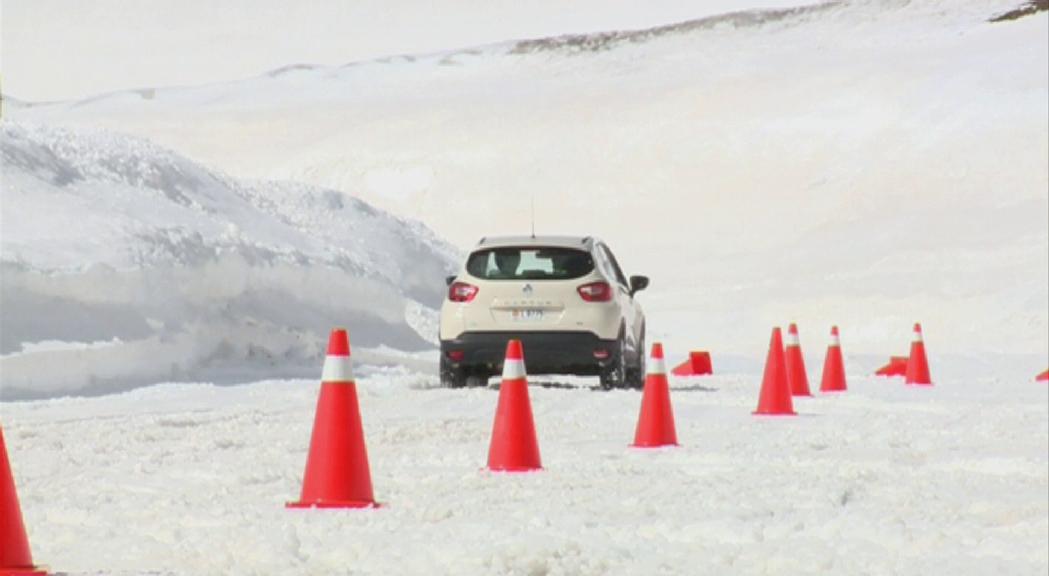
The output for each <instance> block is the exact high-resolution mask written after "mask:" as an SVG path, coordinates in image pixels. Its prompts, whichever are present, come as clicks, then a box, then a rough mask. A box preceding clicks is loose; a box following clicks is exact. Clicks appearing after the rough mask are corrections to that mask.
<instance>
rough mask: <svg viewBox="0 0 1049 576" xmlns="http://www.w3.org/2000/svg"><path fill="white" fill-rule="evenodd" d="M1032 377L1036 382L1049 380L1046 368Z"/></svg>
mask: <svg viewBox="0 0 1049 576" xmlns="http://www.w3.org/2000/svg"><path fill="white" fill-rule="evenodd" d="M1034 379H1035V381H1036V382H1049V370H1046V371H1045V372H1042V373H1041V374H1039V375H1038V376H1035V378H1034Z"/></svg>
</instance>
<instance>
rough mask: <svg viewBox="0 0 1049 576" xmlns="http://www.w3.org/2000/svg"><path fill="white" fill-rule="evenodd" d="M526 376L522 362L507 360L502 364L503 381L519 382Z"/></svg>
mask: <svg viewBox="0 0 1049 576" xmlns="http://www.w3.org/2000/svg"><path fill="white" fill-rule="evenodd" d="M525 376H527V374H525V365H524V361H523V360H507V361H506V362H503V380H519V379H521V378H524V377H525Z"/></svg>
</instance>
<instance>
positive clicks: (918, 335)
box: [911, 332, 922, 342]
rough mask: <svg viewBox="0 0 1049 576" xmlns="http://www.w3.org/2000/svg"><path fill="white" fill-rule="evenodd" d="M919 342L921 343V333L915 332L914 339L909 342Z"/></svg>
mask: <svg viewBox="0 0 1049 576" xmlns="http://www.w3.org/2000/svg"><path fill="white" fill-rule="evenodd" d="M921 341H922V333H921V332H915V333H914V338H911V342H921Z"/></svg>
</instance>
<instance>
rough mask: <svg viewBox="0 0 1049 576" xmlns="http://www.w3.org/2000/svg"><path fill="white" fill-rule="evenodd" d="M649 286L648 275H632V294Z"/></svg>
mask: <svg viewBox="0 0 1049 576" xmlns="http://www.w3.org/2000/svg"><path fill="white" fill-rule="evenodd" d="M645 288H648V276H631V277H630V295H631V296H633V295H634V294H635V293H637V292H640V291H642V290H644V289H645Z"/></svg>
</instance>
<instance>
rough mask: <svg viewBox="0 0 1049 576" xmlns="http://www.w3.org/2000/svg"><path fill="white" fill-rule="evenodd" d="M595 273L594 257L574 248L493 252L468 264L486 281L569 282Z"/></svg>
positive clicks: (473, 273)
mask: <svg viewBox="0 0 1049 576" xmlns="http://www.w3.org/2000/svg"><path fill="white" fill-rule="evenodd" d="M593 269H594V261H593V259H591V258H590V253H589V252H585V251H583V250H573V249H572V248H535V247H529V248H493V249H490V250H478V251H477V252H474V253H473V254H470V258H469V260H467V261H466V271H467V272H469V273H470V275H471V276H474V277H476V278H483V279H485V280H568V279H572V278H580V277H582V276H586V275H587V274H589V273H590V272H591V271H593Z"/></svg>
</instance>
